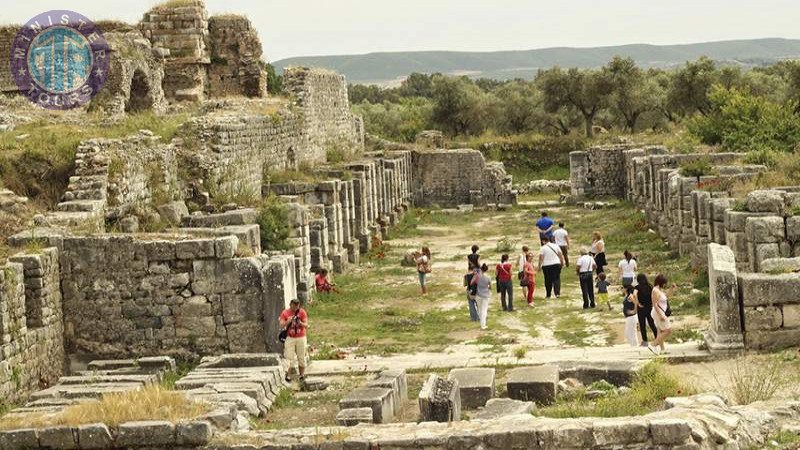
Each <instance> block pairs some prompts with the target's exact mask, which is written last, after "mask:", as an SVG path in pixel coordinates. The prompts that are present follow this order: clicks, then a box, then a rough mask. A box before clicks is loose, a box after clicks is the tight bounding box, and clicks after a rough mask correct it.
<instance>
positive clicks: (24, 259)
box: [0, 248, 66, 404]
mask: <svg viewBox="0 0 800 450" xmlns="http://www.w3.org/2000/svg"><path fill="white" fill-rule="evenodd" d="M59 283H60V273H59V261H58V251H57V250H56V249H55V248H47V249H45V250H44V251H43V252H42V253H41V254H36V255H33V254H32V255H22V254H20V255H17V256H12V257H11V258H9V261H8V263H7V264H6V265H5V266H3V267H0V356H2V357H0V399H2V400H0V403H5V404H12V403H16V402H19V401H21V400H23V399H25V398H26V397H27V395H29V394H30V393H32V392H34V391H36V390H39V389H41V388H43V387H45V386H48V385H50V384H51V383H53V382H55V381H56V380H57V379H58V378H59V377H60V376H61V375H63V374H64V367H65V363H66V358H65V355H64V340H63V339H64V338H63V336H64V325H63V312H62V300H61V291H60V286H59Z"/></svg>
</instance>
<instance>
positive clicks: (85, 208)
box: [58, 200, 105, 213]
mask: <svg viewBox="0 0 800 450" xmlns="http://www.w3.org/2000/svg"><path fill="white" fill-rule="evenodd" d="M104 206H105V202H104V201H101V200H72V201H68V202H61V203H59V204H58V210H59V211H62V212H91V213H97V212H100V211H102V210H103V207H104Z"/></svg>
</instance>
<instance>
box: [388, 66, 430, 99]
mask: <svg viewBox="0 0 800 450" xmlns="http://www.w3.org/2000/svg"><path fill="white" fill-rule="evenodd" d="M433 77H434V76H433V75H427V74H424V73H419V72H414V73H412V74H411V75H409V76H408V77H407V78H406V79H405V80H403V82H402V83H401V84H400V88H399V89H398V90H397V92H398V94H399V95H401V96H403V97H425V98H431V97H432V96H433Z"/></svg>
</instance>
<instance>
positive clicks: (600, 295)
mask: <svg viewBox="0 0 800 450" xmlns="http://www.w3.org/2000/svg"><path fill="white" fill-rule="evenodd" d="M595 286H597V303H599V304H601V305H602V304H603V303H605V304H606V305H608V310H609V311H611V300H609V299H608V287H609V286H611V282H609V281H608V280H606V274H605V273H603V272H600V274H599V275H597V281H595Z"/></svg>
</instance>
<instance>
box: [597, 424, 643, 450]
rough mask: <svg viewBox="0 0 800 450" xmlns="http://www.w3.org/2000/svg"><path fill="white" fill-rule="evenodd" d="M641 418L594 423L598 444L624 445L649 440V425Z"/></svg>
mask: <svg viewBox="0 0 800 450" xmlns="http://www.w3.org/2000/svg"><path fill="white" fill-rule="evenodd" d="M642 422H643V421H641V420H634V419H631V420H604V421H598V422H595V423H594V426H593V429H592V434H593V435H594V440H595V443H596V444H597V446H603V447H605V446H623V445H631V444H639V443H642V442H646V441H647V440H648V438H649V437H650V436H649V432H648V426H647V424H646V422H645V423H642Z"/></svg>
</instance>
